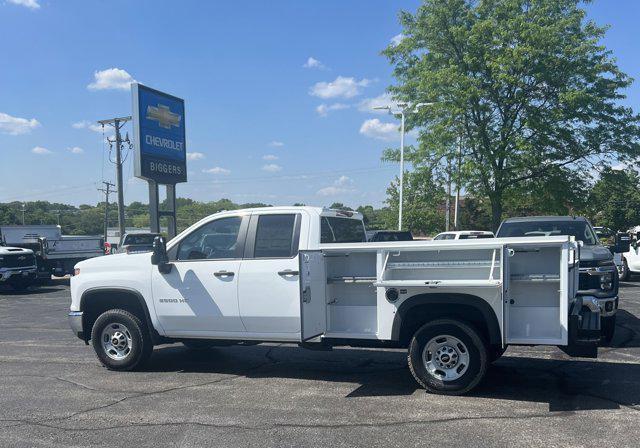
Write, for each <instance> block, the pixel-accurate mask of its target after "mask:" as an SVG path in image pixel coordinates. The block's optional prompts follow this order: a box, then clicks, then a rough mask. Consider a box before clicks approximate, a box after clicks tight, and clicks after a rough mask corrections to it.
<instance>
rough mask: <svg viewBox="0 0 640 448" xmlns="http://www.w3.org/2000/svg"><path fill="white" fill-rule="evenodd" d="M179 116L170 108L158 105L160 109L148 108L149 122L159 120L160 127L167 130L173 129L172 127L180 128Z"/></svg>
mask: <svg viewBox="0 0 640 448" xmlns="http://www.w3.org/2000/svg"><path fill="white" fill-rule="evenodd" d="M181 118H182V117H180V115H179V114H174V113H173V112H171V110H170V109H169V107H167V106H165V105H163V104H158V107H154V106H147V120H157V121H158V126H160V127H161V128H165V129H171V126H175V127H178V126H180V119H181Z"/></svg>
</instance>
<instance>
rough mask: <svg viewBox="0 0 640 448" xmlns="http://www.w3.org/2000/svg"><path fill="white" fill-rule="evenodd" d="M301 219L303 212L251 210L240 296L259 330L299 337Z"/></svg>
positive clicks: (247, 320)
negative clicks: (257, 211) (254, 211)
mask: <svg viewBox="0 0 640 448" xmlns="http://www.w3.org/2000/svg"><path fill="white" fill-rule="evenodd" d="M301 221H302V215H301V214H300V213H282V212H274V213H271V212H259V213H254V214H253V215H251V222H250V224H249V232H248V235H247V247H246V249H245V255H244V259H243V260H242V266H241V268H240V282H239V284H238V300H239V305H240V317H241V318H242V322H243V323H244V326H245V327H246V329H247V331H248V332H249V333H253V334H254V335H255V336H258V335H259V336H260V337H271V338H274V339H278V340H288V339H291V340H292V341H294V340H295V341H297V340H298V334H299V332H300V275H299V269H300V266H299V261H298V257H299V255H298V246H299V240H300V228H301Z"/></svg>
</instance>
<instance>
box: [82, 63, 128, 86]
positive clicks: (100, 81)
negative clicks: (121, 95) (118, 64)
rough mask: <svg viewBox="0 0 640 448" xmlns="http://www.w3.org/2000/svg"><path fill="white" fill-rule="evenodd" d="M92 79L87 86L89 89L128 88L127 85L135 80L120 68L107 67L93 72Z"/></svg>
mask: <svg viewBox="0 0 640 448" xmlns="http://www.w3.org/2000/svg"><path fill="white" fill-rule="evenodd" d="M93 77H94V81H93V82H92V83H91V84H89V85H88V86H87V89H89V90H107V89H116V90H128V89H129V85H130V84H131V83H132V82H135V81H136V80H135V79H133V78H132V77H131V75H130V74H129V73H127V72H126V71H125V70H122V69H121V68H115V67H114V68H108V69H106V70H100V71H96V72H94V73H93Z"/></svg>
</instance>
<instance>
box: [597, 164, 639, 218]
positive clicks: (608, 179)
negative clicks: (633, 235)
mask: <svg viewBox="0 0 640 448" xmlns="http://www.w3.org/2000/svg"><path fill="white" fill-rule="evenodd" d="M589 212H590V213H589V217H590V218H591V220H592V222H593V223H594V224H595V225H599V226H604V227H609V228H610V229H613V230H627V229H628V228H630V227H633V226H637V225H639V224H640V176H638V173H637V172H636V171H635V170H631V169H628V170H613V169H610V168H607V169H605V170H603V171H602V173H601V174H600V179H598V181H597V182H596V183H595V185H594V186H593V189H592V190H591V194H590V198H589Z"/></svg>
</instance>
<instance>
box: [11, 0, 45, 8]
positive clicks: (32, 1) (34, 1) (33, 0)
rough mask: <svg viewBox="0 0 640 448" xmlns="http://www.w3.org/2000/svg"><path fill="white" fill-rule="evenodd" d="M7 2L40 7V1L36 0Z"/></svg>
mask: <svg viewBox="0 0 640 448" xmlns="http://www.w3.org/2000/svg"><path fill="white" fill-rule="evenodd" d="M9 3H13V4H14V5H20V6H24V7H26V8H29V9H40V3H38V0H9Z"/></svg>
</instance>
